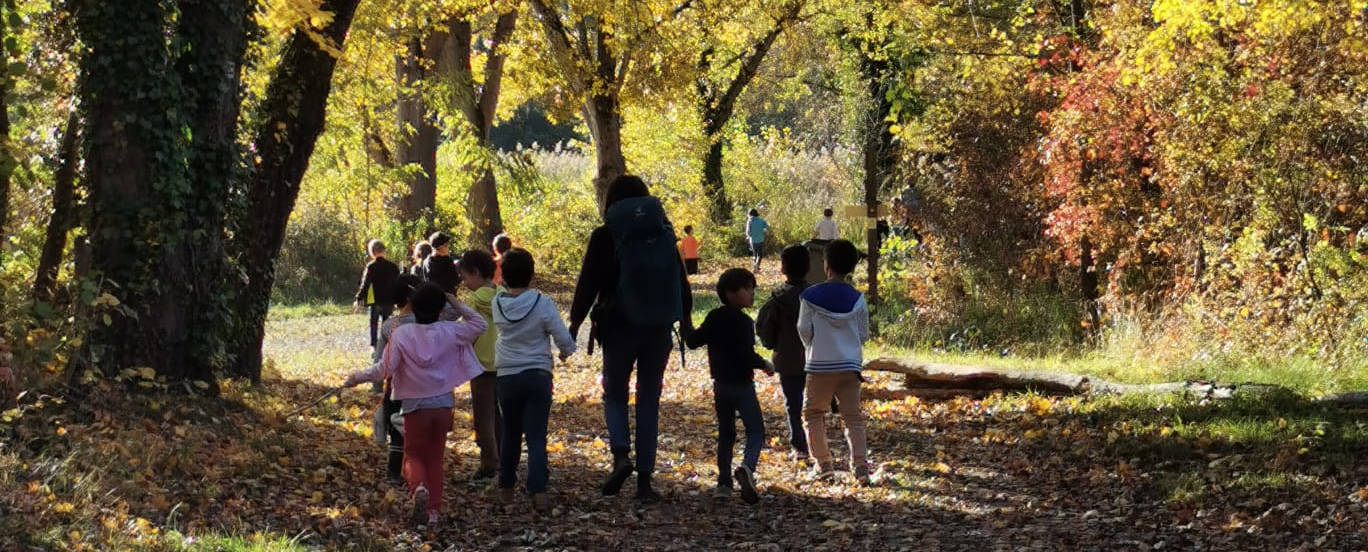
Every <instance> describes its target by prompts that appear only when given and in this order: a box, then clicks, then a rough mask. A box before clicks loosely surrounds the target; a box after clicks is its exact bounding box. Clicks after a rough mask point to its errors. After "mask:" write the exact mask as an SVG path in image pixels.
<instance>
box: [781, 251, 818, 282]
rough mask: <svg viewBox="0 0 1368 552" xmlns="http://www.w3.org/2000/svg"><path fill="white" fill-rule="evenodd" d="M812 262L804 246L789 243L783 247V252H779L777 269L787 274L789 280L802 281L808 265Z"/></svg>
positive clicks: (805, 277) (804, 278)
mask: <svg viewBox="0 0 1368 552" xmlns="http://www.w3.org/2000/svg"><path fill="white" fill-rule="evenodd" d="M811 264H812V255H810V254H809V253H808V250H807V248H806V247H803V246H801V245H790V246H788V247H785V248H784V252H783V253H780V254H779V271H780V272H783V273H784V275H785V276H788V278H789V280H794V281H800V282H801V281H804V280H806V279H807V272H808V267H809V266H811Z"/></svg>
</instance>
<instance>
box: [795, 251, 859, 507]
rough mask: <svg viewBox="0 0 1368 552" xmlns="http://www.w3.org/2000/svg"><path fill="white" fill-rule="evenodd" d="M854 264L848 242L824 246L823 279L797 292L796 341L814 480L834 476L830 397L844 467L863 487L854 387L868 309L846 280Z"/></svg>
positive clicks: (856, 388)
mask: <svg viewBox="0 0 1368 552" xmlns="http://www.w3.org/2000/svg"><path fill="white" fill-rule="evenodd" d="M857 262H859V252H857V251H856V250H855V245H854V244H852V243H850V242H849V241H846V240H836V241H833V242H831V243H830V244H827V247H826V259H825V265H826V275H827V278H828V280H827V281H826V282H824V283H821V284H817V285H815V286H812V287H809V288H807V289H806V290H804V291H803V295H802V301H801V304H800V306H799V309H798V337H799V338H800V339H802V341H803V347H804V348H806V350H807V363H806V366H805V367H804V371H805V372H807V386H806V387H807V389H806V394H805V396H804V398H803V422H804V428H805V429H806V431H807V441H808V449H809V451H810V452H811V453H812V458H813V459H814V460H816V461H817V467H816V476H817V478H818V479H830V478H831V477H833V476H834V475H835V465H834V464H833V463H832V459H831V449H829V448H828V447H827V440H826V424H825V420H824V419H823V416H824V415H825V414H826V409H827V408H828V407H829V405H830V404H831V399H832V397H835V398H836V402H837V403H838V404H839V408H840V412H841V418H842V420H844V421H845V428H846V441H847V443H848V444H849V445H850V469H851V471H853V472H854V474H855V479H856V480H857V481H859V482H860V483H861V484H866V485H867V484H869V466H868V465H867V464H866V452H867V451H866V449H865V419H864V412H863V411H862V410H861V408H860V383H861V382H862V381H864V379H863V378H862V377H861V376H860V370H861V369H863V367H864V351H863V349H864V342H865V341H868V340H869V307H868V306H867V305H866V304H865V298H864V294H862V293H860V292H859V291H858V290H856V289H855V287H854V286H852V285H850V284H849V283H847V282H846V278H848V277H849V276H850V273H851V272H853V271H854V270H855V264H856V263H857Z"/></svg>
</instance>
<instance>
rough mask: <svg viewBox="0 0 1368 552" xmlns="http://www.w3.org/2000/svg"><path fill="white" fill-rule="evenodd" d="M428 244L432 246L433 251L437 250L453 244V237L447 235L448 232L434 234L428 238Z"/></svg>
mask: <svg viewBox="0 0 1368 552" xmlns="http://www.w3.org/2000/svg"><path fill="white" fill-rule="evenodd" d="M428 243H430V244H432V249H433V250H436V249H438V248H440V247H442V246H443V245H447V244H449V243H451V236H448V235H446V232H440V231H439V232H433V233H432V235H431V236H428Z"/></svg>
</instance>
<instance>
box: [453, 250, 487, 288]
mask: <svg viewBox="0 0 1368 552" xmlns="http://www.w3.org/2000/svg"><path fill="white" fill-rule="evenodd" d="M456 269H457V270H460V271H462V272H465V273H467V274H479V275H480V277H481V278H484V279H486V280H488V279H490V278H493V277H494V257H493V256H491V255H490V254H489V253H486V252H484V251H481V250H479V249H469V250H467V251H466V252H465V253H462V254H461V262H460V263H458V264H457V265H456Z"/></svg>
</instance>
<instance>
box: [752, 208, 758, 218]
mask: <svg viewBox="0 0 1368 552" xmlns="http://www.w3.org/2000/svg"><path fill="white" fill-rule="evenodd" d="M750 216H752V217H758V216H760V210H759V209H751V210H750Z"/></svg>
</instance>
